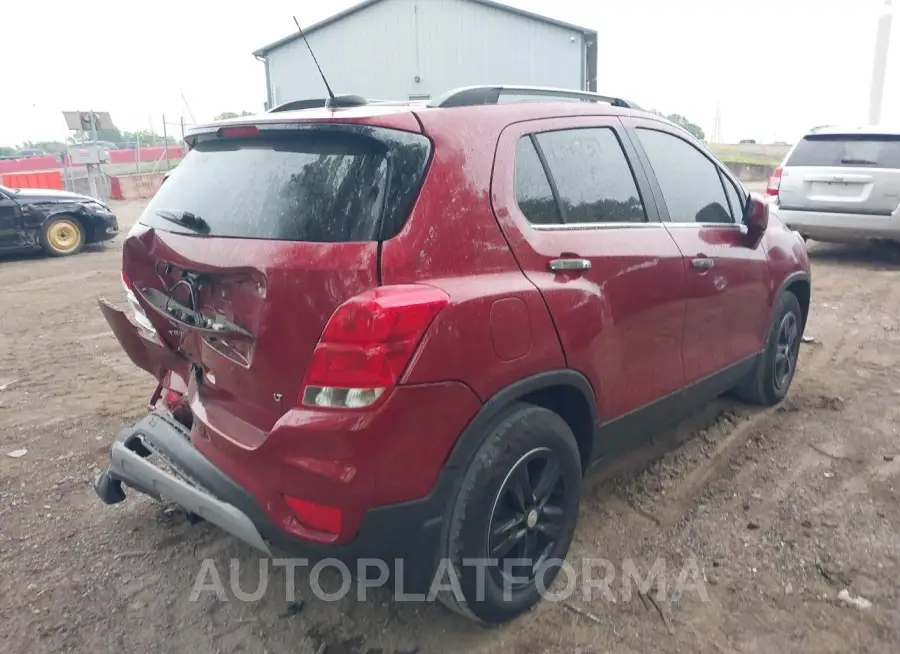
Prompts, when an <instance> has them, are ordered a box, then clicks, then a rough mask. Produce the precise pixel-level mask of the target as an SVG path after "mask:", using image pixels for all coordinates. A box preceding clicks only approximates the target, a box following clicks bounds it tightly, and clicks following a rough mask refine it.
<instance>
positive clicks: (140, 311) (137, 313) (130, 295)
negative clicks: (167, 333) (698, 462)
mask: <svg viewBox="0 0 900 654" xmlns="http://www.w3.org/2000/svg"><path fill="white" fill-rule="evenodd" d="M122 286H124V287H125V299H126V300H128V306H129V307H131V314H132V315H133V316H134V322H136V323H137V325H138V327H140V328H141V329H143V330H144V331H146V332H148V333H150V334H153V335H154V336H156V335H157V331H156V329H155V328H154V327H153V323H151V322H150V319H149V318H147V314H146V313H144V308H143V307H142V306H141V305H140V303H139V302H138V299H137V296H136V295H135V294H134V287H133V286H132V284H131V280H130V279H128V275H126V274H125V271H122Z"/></svg>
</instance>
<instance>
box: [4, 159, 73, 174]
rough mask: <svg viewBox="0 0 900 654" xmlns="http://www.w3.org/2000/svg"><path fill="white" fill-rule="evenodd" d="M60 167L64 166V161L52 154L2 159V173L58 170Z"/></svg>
mask: <svg viewBox="0 0 900 654" xmlns="http://www.w3.org/2000/svg"><path fill="white" fill-rule="evenodd" d="M59 168H62V161H60V160H59V158H58V157H55V156H53V155H52V154H47V155H44V156H42V157H25V158H24V159H0V175H2V174H5V173H24V172H29V171H32V170H58V169H59Z"/></svg>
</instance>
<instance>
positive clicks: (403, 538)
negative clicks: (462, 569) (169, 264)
mask: <svg viewBox="0 0 900 654" xmlns="http://www.w3.org/2000/svg"><path fill="white" fill-rule="evenodd" d="M458 479H459V476H458V470H456V469H446V470H444V471H442V473H441V474H440V475H439V476H438V480H437V483H436V484H435V486H434V488H433V489H432V492H431V493H430V494H428V495H427V496H426V497H423V498H421V499H418V500H413V501H407V502H402V503H398V504H390V505H385V506H377V507H373V508H370V509H369V510H368V511H366V513H365V515H364V517H363V520H362V524H361V526H360V528H359V531H358V532H357V534H356V537H355V538H354V539H353V540H352V541H351V542H349V543H346V544H343V545H328V544H321V543H313V542H311V541H307V540H305V539H302V538H299V537H297V536H295V535H293V534H290V533H288V532H286V531H284V530H282V529H280V528H279V527H278V525H277V523H276V522H274V521H273V520H272V519H271V517H270V516H269V515H268V514H267V513H266V512H265V511H264V510H263V508H262V507H261V505H260V504H259V503H258V501H257V500H256V498H255V497H254V496H253V495H252V494H250V493H249V492H248V491H247V490H246V489H245V488H244V487H242V486H241V485H239V484H238V483H237V482H235V481H234V480H233V479H232V478H231V477H229V476H227V475H226V474H225V473H224V472H222V471H221V470H220V469H219V468H217V467H216V466H215V464H213V463H212V462H211V461H210V460H209V459H207V458H206V457H205V456H204V455H203V454H202V453H201V452H200V451H199V450H197V449H196V448H195V447H194V444H193V443H192V442H191V436H190V433H189V432H188V430H187V429H186V428H185V427H184V426H183V425H182V424H181V423H179V422H178V421H176V420H175V419H174V418H173V417H172V415H171V414H169V413H168V412H166V411H164V410H157V411H154V412H153V413H150V414H149V415H147V416H146V417H145V418H143V419H142V420H140V421H139V422H138V423H137V424H135V425H134V426H132V427H128V428H126V429H123V430H122V431H120V432H119V434H118V436H117V437H116V439H115V442H114V443H113V445H112V450H111V452H110V462H109V467H108V468H107V469H106V470H105V471H104V472H102V473H101V474H100V475H99V476H98V477H97V479H96V480H95V482H94V489H95V491H96V492H97V495H98V496H99V497H100V499H101V500H102V501H103V502H105V503H107V504H116V503H118V502H121V501H123V500H124V499H125V490H126V489H125V487H126V486H127V487H129V488H131V489H134V490H137V491H139V492H141V493H144V494H146V495H149V496H152V497H154V498H157V499H160V500H162V499H164V500H167V501H172V502H174V503H176V504H179V505H180V506H182V507H183V508H185V509H186V510H187V511H189V512H190V513H191V514H195V515H196V516H199V517H201V518H203V519H205V520H206V521H207V522H210V523H212V524H215V525H217V526H218V527H220V528H221V529H223V530H224V531H226V532H228V533H230V534H232V535H233V536H235V537H237V538H239V539H241V540H242V541H244V542H245V543H248V544H249V545H251V546H253V547H255V548H256V549H258V550H260V551H262V552H264V553H266V554H270V555H274V554H276V553H286V554H287V555H289V556H299V557H304V558H307V559H309V560H321V559H326V558H333V559H337V560H339V561H342V562H344V563H346V564H347V565H348V566H349V567H350V569H351V570H353V569H355V566H356V565H358V563H359V561H360V560H361V559H380V560H382V561H385V562H395V561H397V560H399V559H402V560H403V570H404V574H405V575H406V581H405V582H404V587H409V588H411V589H413V590H412V592H418V591H421V590H423V589H427V588H428V584H430V582H431V577H432V576H433V573H434V569H435V564H436V555H437V552H438V550H439V542H440V538H441V529H442V525H443V522H444V520H443V517H444V514H445V512H446V510H447V506H448V499H449V498H450V497H452V495H453V493H454V492H455V488H456V487H457V485H458ZM416 589H418V590H416Z"/></svg>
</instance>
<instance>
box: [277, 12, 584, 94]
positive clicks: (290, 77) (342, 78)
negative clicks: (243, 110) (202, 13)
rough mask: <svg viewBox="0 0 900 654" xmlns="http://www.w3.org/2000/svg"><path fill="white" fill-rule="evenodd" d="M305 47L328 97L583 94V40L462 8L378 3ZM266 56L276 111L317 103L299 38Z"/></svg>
mask: <svg viewBox="0 0 900 654" xmlns="http://www.w3.org/2000/svg"><path fill="white" fill-rule="evenodd" d="M309 42H310V44H311V45H312V47H313V49H314V50H315V53H316V56H317V57H318V59H319V63H320V64H321V65H322V69H323V70H324V71H325V74H326V75H327V76H328V79H329V82H330V83H331V86H332V88H333V89H334V91H335V93H357V94H360V95H363V96H365V97H369V98H382V99H407V98H408V97H410V96H411V95H417V96H419V95H430V96H431V97H435V96H437V95H439V94H440V93H442V92H444V91H446V90H448V89H451V88H455V87H459V86H469V85H472V84H500V83H503V84H525V85H536V86H558V87H565V88H576V89H582V88H586V87H585V81H584V76H585V72H584V47H585V46H584V34H583V33H581V32H579V31H576V30H570V29H567V28H565V27H560V26H557V25H552V24H548V23H544V22H541V21H538V20H534V19H532V18H528V17H525V16H521V15H518V14H514V13H510V12H508V11H505V10H503V9H501V8H493V7H488V6H484V5H481V4H478V3H475V2H470V1H469V0H386V1H384V2H379V3H375V4H373V5H371V6H370V7H367V8H365V9H363V10H361V11H359V12H357V13H354V14H352V15H349V16H347V17H346V18H344V19H342V20H341V21H338V22H335V23H333V24H331V25H328V26H326V27H323V28H322V29H320V30H317V31H315V32H314V33H313V34H311V35H310V36H309ZM268 57H269V76H270V80H271V81H270V83H271V87H272V89H271V90H272V96H273V98H272V100H273V102H274V103H275V104H280V103H283V102H287V101H289V100H297V99H301V98H310V97H324V95H325V90H324V87H323V85H322V82H321V80H320V79H319V77H318V74H317V72H316V69H315V65H314V64H313V61H312V59H311V57H310V56H309V52H308V51H307V49H306V45H305V44H304V42H303V40H302V39H298V40H296V41H292V42H290V43H286V44H285V45H283V46H280V47H278V48H276V49H274V50H272V51H271V52H270V53H269V55H268ZM417 76H418V78H419V80H420V81H418V82H417V81H416V77H417Z"/></svg>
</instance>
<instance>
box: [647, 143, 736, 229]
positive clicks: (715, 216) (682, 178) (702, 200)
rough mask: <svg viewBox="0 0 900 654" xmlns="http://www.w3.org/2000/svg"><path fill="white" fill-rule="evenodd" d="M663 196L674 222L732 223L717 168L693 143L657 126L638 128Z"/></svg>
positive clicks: (670, 218) (670, 217)
mask: <svg viewBox="0 0 900 654" xmlns="http://www.w3.org/2000/svg"><path fill="white" fill-rule="evenodd" d="M636 131H637V134H638V138H639V139H640V142H641V145H642V146H643V148H644V151H645V152H646V153H647V158H648V159H650V166H651V168H653V174H654V175H655V176H656V181H657V182H659V186H660V190H661V191H662V195H663V199H664V200H665V202H666V207H667V208H668V210H669V220H671V221H672V222H676V223H732V222H734V221H733V220H732V217H731V210H730V209H729V205H728V199H727V198H726V197H725V189H724V188H723V186H722V178H721V177H720V173H719V169H718V168H717V167H716V165H715V164H714V163H713V162H712V161H711V160H709V159H707V158H706V156H705V155H704V154H703V153H701V152H700V151H699V150H698V149H697V148H695V147H694V146H693V145H691V144H690V143H688V142H687V141H684V140H682V139H680V138H678V137H677V136H673V135H671V134H667V133H666V132H660V131H658V130H653V129H646V128H642V127H639V128H637V130H636Z"/></svg>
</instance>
